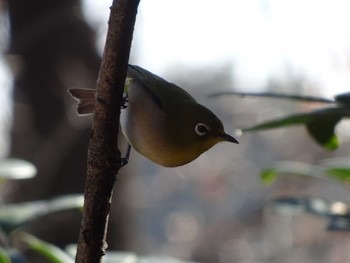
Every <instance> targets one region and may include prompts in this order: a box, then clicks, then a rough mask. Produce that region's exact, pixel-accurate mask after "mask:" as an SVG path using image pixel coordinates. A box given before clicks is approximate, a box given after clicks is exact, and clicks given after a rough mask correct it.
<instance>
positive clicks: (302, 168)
mask: <svg viewBox="0 0 350 263" xmlns="http://www.w3.org/2000/svg"><path fill="white" fill-rule="evenodd" d="M321 173H322V168H320V167H318V166H315V165H311V164H306V163H301V162H291V161H282V162H276V163H275V164H274V166H273V167H269V168H267V169H264V170H263V171H262V172H261V179H262V181H263V182H264V183H266V184H272V183H273V182H274V181H275V180H276V179H277V177H278V176H280V175H283V174H293V175H301V176H317V177H318V176H319V175H320V174H321Z"/></svg>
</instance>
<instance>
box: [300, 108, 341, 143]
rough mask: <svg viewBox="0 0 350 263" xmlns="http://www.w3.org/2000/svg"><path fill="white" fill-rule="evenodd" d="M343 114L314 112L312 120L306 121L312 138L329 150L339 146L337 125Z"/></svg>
mask: <svg viewBox="0 0 350 263" xmlns="http://www.w3.org/2000/svg"><path fill="white" fill-rule="evenodd" d="M341 118H342V116H339V115H333V114H327V112H324V114H320V115H319V114H314V115H313V119H312V121H310V122H308V123H306V128H307V130H308V132H309V134H310V135H311V136H312V138H314V139H315V141H316V142H318V143H319V144H320V145H322V146H323V147H324V148H326V149H328V150H335V149H337V148H338V146H339V140H338V137H337V136H336V135H335V133H334V130H335V126H336V125H337V124H338V122H339V121H340V120H341Z"/></svg>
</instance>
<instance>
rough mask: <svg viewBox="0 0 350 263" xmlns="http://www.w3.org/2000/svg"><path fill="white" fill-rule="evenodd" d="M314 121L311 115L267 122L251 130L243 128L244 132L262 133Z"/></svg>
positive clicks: (291, 116) (299, 115)
mask: <svg viewBox="0 0 350 263" xmlns="http://www.w3.org/2000/svg"><path fill="white" fill-rule="evenodd" d="M311 119H312V116H310V114H309V113H305V114H297V115H290V116H287V117H283V118H279V119H275V120H272V121H266V122H263V123H260V124H257V125H255V126H252V127H249V128H243V129H242V131H262V130H268V129H274V128H281V127H285V126H289V125H296V124H304V123H306V122H309V121H310V120H311Z"/></svg>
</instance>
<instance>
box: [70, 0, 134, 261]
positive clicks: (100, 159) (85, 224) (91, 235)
mask: <svg viewBox="0 0 350 263" xmlns="http://www.w3.org/2000/svg"><path fill="white" fill-rule="evenodd" d="M138 4H139V0H114V1H113V4H112V6H111V13H110V18H109V22H108V32H107V39H106V45H105V50H104V54H103V58H102V64H101V68H100V72H99V79H98V82H97V100H96V102H95V113H94V118H93V127H92V132H91V136H90V143H89V150H88V170H87V180H86V186H85V202H84V210H83V219H82V223H81V229H80V235H79V240H78V248H77V255H76V262H78V263H83V262H84V263H88V262H89V263H95V262H96V263H97V262H100V261H101V257H102V256H103V255H104V253H105V249H106V241H105V238H106V232H107V222H108V216H109V212H110V206H111V197H112V193H113V187H114V182H115V180H116V174H117V173H118V171H119V169H120V168H121V164H122V160H121V156H120V151H119V150H118V147H117V138H118V123H119V116H120V108H121V106H122V97H123V89H124V82H125V77H126V72H127V65H128V60H129V54H130V47H131V41H132V35H133V29H134V24H135V20H136V13H137V7H138Z"/></svg>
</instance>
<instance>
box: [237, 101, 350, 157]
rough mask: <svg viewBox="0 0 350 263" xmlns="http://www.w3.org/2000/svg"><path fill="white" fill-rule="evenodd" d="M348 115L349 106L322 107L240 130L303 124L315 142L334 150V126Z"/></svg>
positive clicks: (336, 142) (349, 113)
mask: <svg viewBox="0 0 350 263" xmlns="http://www.w3.org/2000/svg"><path fill="white" fill-rule="evenodd" d="M349 116H350V108H344V107H335V108H334V107H332V108H324V109H320V110H316V111H312V112H309V113H303V114H296V115H290V116H287V117H284V118H280V119H276V120H272V121H267V122H263V123H260V124H258V125H255V126H252V127H249V128H244V129H242V131H260V130H266V129H272V128H280V127H285V126H289V125H296V124H304V125H305V126H306V128H307V130H308V132H309V134H310V135H311V136H312V138H313V139H314V140H315V141H316V142H317V143H319V144H320V145H321V146H323V147H324V148H326V149H328V150H334V149H336V148H337V147H338V146H339V140H338V138H337V136H336V135H335V133H334V130H335V126H336V125H337V124H338V122H339V121H340V120H341V119H342V118H343V117H349Z"/></svg>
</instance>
